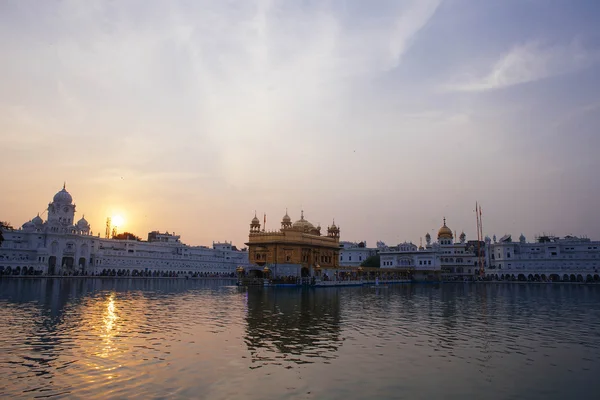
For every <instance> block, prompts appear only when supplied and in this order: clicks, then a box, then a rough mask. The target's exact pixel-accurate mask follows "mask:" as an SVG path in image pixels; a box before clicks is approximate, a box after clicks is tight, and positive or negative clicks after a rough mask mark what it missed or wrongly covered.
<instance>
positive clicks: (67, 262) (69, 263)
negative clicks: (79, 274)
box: [60, 257, 75, 269]
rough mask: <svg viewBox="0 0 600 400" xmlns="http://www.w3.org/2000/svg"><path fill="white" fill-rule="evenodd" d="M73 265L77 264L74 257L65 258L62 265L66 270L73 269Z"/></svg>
mask: <svg viewBox="0 0 600 400" xmlns="http://www.w3.org/2000/svg"><path fill="white" fill-rule="evenodd" d="M73 264H75V259H74V258H73V257H63V258H62V262H61V263H60V265H61V266H62V267H63V268H66V269H72V268H73Z"/></svg>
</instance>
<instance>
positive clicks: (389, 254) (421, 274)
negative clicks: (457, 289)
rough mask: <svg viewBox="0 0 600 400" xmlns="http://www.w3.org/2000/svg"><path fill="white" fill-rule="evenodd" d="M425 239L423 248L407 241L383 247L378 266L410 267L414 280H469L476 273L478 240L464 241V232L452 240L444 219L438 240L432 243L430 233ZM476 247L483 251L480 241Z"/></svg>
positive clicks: (477, 269)
mask: <svg viewBox="0 0 600 400" xmlns="http://www.w3.org/2000/svg"><path fill="white" fill-rule="evenodd" d="M425 241H426V245H425V247H422V246H420V247H417V246H416V245H415V244H413V243H407V242H405V243H401V244H399V245H397V246H394V247H384V248H383V249H381V251H380V257H381V260H380V266H381V268H410V269H411V270H413V271H414V272H413V277H414V278H415V279H444V280H452V279H472V278H473V277H475V276H476V275H477V274H478V271H479V267H478V262H479V258H478V256H477V254H478V253H477V246H478V244H477V241H475V242H467V241H466V235H465V233H464V232H463V233H461V235H460V236H459V241H458V242H455V241H454V235H453V234H452V230H451V229H450V228H448V226H447V225H446V219H445V218H444V224H443V225H442V227H441V228H440V229H439V231H438V235H437V242H434V243H432V242H431V235H430V234H429V233H427V234H426V235H425ZM479 246H480V250H481V251H482V254H483V251H484V244H483V243H479ZM482 261H485V258H482Z"/></svg>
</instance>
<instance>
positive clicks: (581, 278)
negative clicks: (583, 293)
mask: <svg viewBox="0 0 600 400" xmlns="http://www.w3.org/2000/svg"><path fill="white" fill-rule="evenodd" d="M577 282H583V275H581V274H578V275H577Z"/></svg>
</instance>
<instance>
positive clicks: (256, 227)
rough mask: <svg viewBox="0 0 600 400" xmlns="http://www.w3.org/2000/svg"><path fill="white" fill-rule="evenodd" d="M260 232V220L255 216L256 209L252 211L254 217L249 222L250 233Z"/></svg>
mask: <svg viewBox="0 0 600 400" xmlns="http://www.w3.org/2000/svg"><path fill="white" fill-rule="evenodd" d="M258 232H260V220H259V219H258V217H257V216H256V211H254V218H252V221H251V222H250V233H258Z"/></svg>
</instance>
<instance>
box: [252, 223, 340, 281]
mask: <svg viewBox="0 0 600 400" xmlns="http://www.w3.org/2000/svg"><path fill="white" fill-rule="evenodd" d="M246 245H247V246H248V252H249V253H248V257H249V261H250V263H251V264H255V265H259V266H264V265H278V264H295V265H301V266H302V269H305V268H306V269H307V270H310V269H312V268H314V267H317V266H319V267H322V268H334V267H337V266H338V265H339V261H338V260H339V253H340V229H339V227H337V226H336V225H335V222H334V223H333V224H332V225H331V226H329V227H328V228H327V235H326V236H324V235H321V227H320V226H316V227H315V226H314V225H313V224H311V223H310V222H308V221H307V220H305V219H304V212H302V213H301V216H300V219H299V220H298V221H296V222H294V223H292V221H291V218H290V217H289V216H288V215H287V212H286V214H285V216H284V217H283V219H282V221H281V229H279V230H278V231H265V230H264V228H263V230H261V224H260V221H259V219H258V218H257V217H256V215H255V216H254V218H253V219H252V222H251V224H250V234H249V240H248V243H246Z"/></svg>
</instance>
